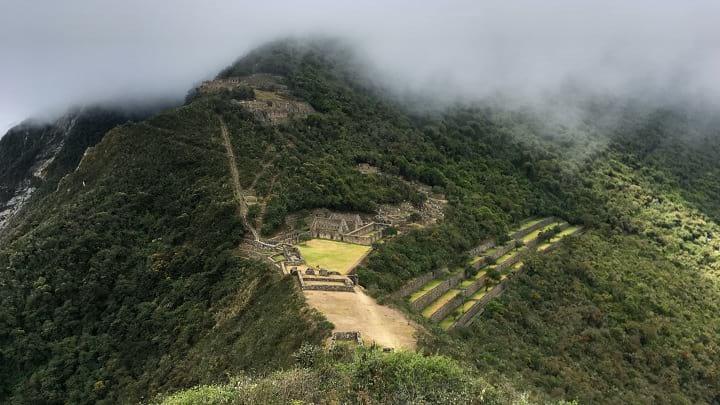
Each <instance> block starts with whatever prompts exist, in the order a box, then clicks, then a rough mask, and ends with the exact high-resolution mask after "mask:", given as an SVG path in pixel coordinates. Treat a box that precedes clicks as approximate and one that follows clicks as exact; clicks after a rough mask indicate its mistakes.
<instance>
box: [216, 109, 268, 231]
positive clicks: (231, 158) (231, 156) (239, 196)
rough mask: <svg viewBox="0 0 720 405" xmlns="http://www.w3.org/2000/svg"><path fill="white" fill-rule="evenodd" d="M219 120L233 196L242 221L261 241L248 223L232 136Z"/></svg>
mask: <svg viewBox="0 0 720 405" xmlns="http://www.w3.org/2000/svg"><path fill="white" fill-rule="evenodd" d="M218 120H219V121H220V132H221V134H222V139H223V144H224V145H225V152H226V154H227V158H228V166H229V167H230V177H231V179H232V181H231V183H232V187H233V194H234V195H235V200H236V201H237V203H238V207H239V209H240V218H241V219H242V222H243V225H244V226H245V228H247V229H249V230H250V232H252V234H253V238H255V240H257V241H259V240H260V235H259V234H258V232H257V230H256V229H255V227H254V226H252V224H250V221H248V219H247V214H248V205H247V202H246V201H245V197H243V192H242V187H240V172H238V169H237V163H236V162H237V160H235V152H233V147H232V143H230V134H229V133H228V129H227V125H225V121H223V119H222V118H221V117H218Z"/></svg>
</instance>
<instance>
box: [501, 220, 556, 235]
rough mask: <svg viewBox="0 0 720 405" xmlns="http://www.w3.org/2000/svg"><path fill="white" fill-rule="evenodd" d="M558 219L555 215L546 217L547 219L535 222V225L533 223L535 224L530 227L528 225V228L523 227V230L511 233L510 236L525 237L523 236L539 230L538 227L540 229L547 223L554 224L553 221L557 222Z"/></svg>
mask: <svg viewBox="0 0 720 405" xmlns="http://www.w3.org/2000/svg"><path fill="white" fill-rule="evenodd" d="M556 220H557V219H556V218H554V217H549V218H545V219H543V220H542V221H540V222H538V223H537V224H535V225H533V226H530V227H527V228H525V229H521V230H519V231H517V232H515V233H514V234H512V235H510V238H511V239H520V238H523V237H525V236H527V235H529V234H531V233H533V232H535V231H537V230H538V229H540V228H542V227H544V226H546V225H550V224H552V223H553V222H555V221H556Z"/></svg>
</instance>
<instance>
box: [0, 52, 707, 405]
mask: <svg viewBox="0 0 720 405" xmlns="http://www.w3.org/2000/svg"><path fill="white" fill-rule="evenodd" d="M325 45H327V44H324V45H322V46H317V44H311V45H298V44H293V43H292V42H290V43H287V42H283V43H275V44H271V45H269V46H268V47H265V48H262V49H260V50H258V51H256V52H253V53H251V54H250V55H248V56H247V57H246V58H244V59H242V60H240V61H238V62H237V63H236V64H234V65H233V66H231V67H230V68H228V69H227V70H226V71H225V72H223V73H222V76H224V77H227V76H236V75H245V74H251V73H257V72H265V73H272V74H279V75H283V76H284V79H283V81H284V84H286V85H287V86H288V88H289V91H290V92H291V93H292V94H293V96H295V97H298V98H300V99H303V100H306V101H307V102H309V103H310V104H311V105H312V106H313V108H314V109H315V110H316V113H314V114H310V115H309V116H307V117H304V118H302V119H295V120H290V121H288V122H285V123H281V124H279V125H277V126H271V125H268V124H267V123H265V122H262V121H260V120H257V119H256V117H255V116H254V115H252V114H250V113H249V112H247V111H246V110H243V109H242V108H240V107H238V106H237V105H236V104H235V103H233V102H232V99H233V98H235V99H237V98H248V97H264V98H267V97H272V95H269V94H264V93H257V94H256V93H255V92H253V93H252V94H250V93H249V92H248V91H246V90H241V91H238V92H235V93H233V92H224V93H219V94H214V95H197V94H195V95H193V97H190V98H189V99H188V103H187V104H186V105H185V106H183V107H180V108H176V109H172V110H168V111H166V112H164V113H162V114H159V115H157V116H155V117H153V118H152V119H149V120H146V121H144V122H142V123H138V124H126V125H123V126H121V127H118V128H115V129H113V130H111V131H110V132H108V133H106V134H104V136H102V141H100V142H99V143H98V144H97V147H96V148H95V149H94V151H93V152H91V153H89V154H88V155H87V156H86V157H85V158H84V160H83V163H82V165H81V166H80V168H79V169H78V170H77V171H76V172H75V171H74V170H75V169H74V166H75V163H76V162H77V159H79V158H80V156H82V154H79V153H76V152H77V151H81V150H83V147H82V145H81V146H78V147H77V150H76V151H75V152H73V153H72V154H71V155H72V156H73V159H76V160H72V159H70V160H68V161H67V163H64V164H65V165H66V166H65V168H66V169H68V168H69V169H71V170H65V169H63V170H59V171H58V173H63V174H65V173H70V174H69V175H68V176H67V177H65V178H64V179H63V180H62V187H60V188H59V189H58V191H57V192H52V193H40V194H39V195H38V196H37V197H36V198H35V199H34V200H33V201H32V202H31V204H30V205H28V207H29V209H28V210H27V212H26V213H25V214H24V215H23V218H22V221H20V222H18V223H17V225H16V226H15V228H13V229H12V231H13V232H11V233H7V234H5V235H4V236H3V238H4V239H3V240H2V244H0V402H9V403H13V402H14V403H60V402H68V403H96V402H109V403H115V402H138V401H140V400H141V398H151V397H153V396H154V395H155V394H158V393H164V392H169V391H176V390H178V389H181V388H188V387H191V386H198V387H197V388H195V389H190V390H188V391H182V392H180V393H178V394H175V395H173V396H170V397H167V398H165V399H164V400H165V401H166V402H167V403H193V401H201V400H206V401H216V402H219V403H222V402H229V403H233V402H234V403H243V401H246V402H255V403H263V402H272V401H279V402H289V401H292V400H301V401H306V402H321V401H322V400H327V401H328V402H332V401H334V400H336V402H339V403H342V402H344V401H347V402H362V401H365V402H373V401H375V402H421V401H427V402H452V401H455V402H463V403H464V402H472V401H471V400H475V401H476V402H496V403H502V402H508V401H519V400H524V398H523V397H519V396H513V395H514V394H513V395H510V396H509V397H507V396H503V395H505V392H506V391H505V389H504V388H503V390H502V391H499V390H498V389H497V388H493V387H490V386H488V385H487V384H486V383H484V382H480V380H479V379H478V377H477V376H478V375H483V376H487V378H488V379H489V381H490V383H491V384H493V385H494V386H495V387H498V386H501V387H504V384H506V383H507V381H508V379H509V380H510V381H511V382H512V384H513V385H514V386H516V387H522V388H523V391H525V390H527V391H530V392H532V399H537V400H539V401H545V400H548V399H550V400H554V399H570V400H571V399H578V400H580V401H582V402H588V403H596V402H609V403H653V402H661V403H662V402H675V403H713V402H717V398H719V397H720V387H719V386H718V382H719V381H720V378H718V376H719V375H720V374H719V371H718V364H720V357H719V356H720V348H719V347H718V342H717V338H716V337H717V336H718V334H720V316H718V313H720V311H719V310H720V298H719V295H720V294H719V293H718V291H719V290H720V288H719V286H718V277H720V261H718V256H719V255H720V253H719V252H720V227H718V225H717V223H716V221H718V220H720V203H718V202H719V201H720V198H718V197H719V196H720V180H719V179H720V176H718V174H720V173H719V170H720V169H718V163H717V162H719V161H720V148H719V147H718V139H719V137H718V134H717V130H716V129H715V130H713V129H712V128H718V127H720V126H718V125H699V124H694V121H693V120H692V117H689V116H686V115H683V114H682V113H681V112H673V111H650V112H648V111H646V110H643V109H641V108H631V107H628V108H627V109H626V110H627V114H626V115H625V114H623V115H622V116H620V117H615V116H612V115H611V117H613V118H617V119H607V120H606V119H605V118H607V116H608V115H610V114H611V113H613V111H614V108H615V106H616V103H614V102H613V103H607V104H609V105H606V104H605V103H604V102H603V101H602V100H599V101H597V103H591V104H590V105H586V106H584V107H587V116H586V117H583V118H582V119H579V120H578V122H576V123H572V124H570V123H563V124H556V123H551V122H547V120H546V119H545V117H538V116H537V115H535V113H533V112H531V111H509V110H503V109H501V108H498V107H493V108H489V107H487V108H486V107H481V106H472V107H463V108H459V107H453V108H450V109H448V110H446V111H443V112H437V113H433V114H426V113H422V112H412V113H411V112H408V111H407V110H406V109H404V108H403V107H402V106H400V105H397V104H395V103H393V102H392V101H388V100H390V99H389V98H387V97H385V95H384V94H383V93H382V92H381V91H380V90H378V89H374V88H369V87H368V86H367V85H365V84H364V83H363V82H361V80H360V79H359V78H358V77H357V75H356V73H354V72H355V70H354V69H352V66H351V64H352V58H351V57H348V55H347V54H346V53H344V51H343V50H338V49H330V50H328V49H327V48H324V46H325ZM610 105H612V106H610ZM218 117H221V118H222V119H223V121H224V122H226V123H227V126H228V129H229V132H230V139H231V141H232V146H233V148H234V149H235V150H236V152H237V153H236V156H237V162H235V163H236V164H237V167H238V170H239V171H240V174H241V183H242V186H243V187H249V186H250V185H251V184H254V190H255V193H256V195H257V197H258V198H260V199H261V201H268V205H267V210H266V211H264V212H265V216H264V218H262V219H260V218H258V220H259V221H262V224H263V227H262V232H263V233H264V234H266V235H267V234H272V233H274V232H276V231H277V230H279V229H281V228H282V227H283V226H285V225H284V224H285V219H286V216H287V214H289V213H295V212H299V211H303V210H309V209H313V208H330V209H334V210H340V211H358V212H366V213H372V212H374V211H375V209H376V208H377V206H378V205H379V204H384V203H398V202H401V201H406V200H407V201H411V202H412V203H413V204H415V205H417V206H420V205H421V204H423V195H422V194H421V193H419V192H418V191H417V189H416V188H414V187H412V186H411V185H409V184H408V180H410V181H416V182H421V183H424V184H425V185H427V186H429V187H432V189H433V191H435V192H441V193H443V194H445V196H446V197H447V199H448V202H449V204H448V207H447V209H446V212H445V219H444V221H442V222H441V223H439V224H438V225H437V226H432V227H427V228H422V229H416V230H413V231H410V232H406V233H402V234H400V235H397V236H395V237H393V238H390V239H388V240H387V241H385V242H384V243H382V244H378V245H377V248H376V249H375V250H374V251H373V252H372V253H371V254H370V255H369V257H368V260H367V262H366V264H365V265H363V266H362V267H361V268H359V269H358V274H359V276H360V280H361V282H362V283H363V284H364V285H365V286H366V287H367V288H368V291H370V292H371V293H372V294H373V295H376V296H378V297H380V298H383V297H384V296H387V295H388V294H389V293H392V292H393V291H396V290H397V289H398V288H399V287H400V286H402V285H403V283H404V282H406V281H407V280H409V279H410V278H413V277H416V276H419V275H421V274H424V273H426V272H428V271H433V270H436V269H441V268H450V269H460V271H465V270H464V268H465V266H466V265H467V262H468V260H469V259H470V258H468V257H466V255H465V252H467V251H468V250H470V249H471V248H472V247H474V246H477V244H478V243H479V242H481V241H483V240H486V239H488V238H496V240H498V241H499V243H503V242H505V241H506V239H507V235H508V233H509V229H510V226H511V224H516V223H517V222H518V221H520V220H522V219H523V218H527V217H528V216H534V217H536V218H541V217H544V216H549V215H553V216H556V217H558V218H562V219H563V220H565V221H568V222H570V223H574V224H579V225H581V226H582V227H583V229H584V230H585V231H586V232H585V233H584V234H583V235H582V236H580V237H577V238H568V241H567V242H563V243H562V244H561V245H560V248H559V249H557V250H553V251H552V252H550V253H549V254H547V255H531V256H530V257H527V258H523V266H524V268H525V270H524V271H523V272H521V273H520V274H518V275H517V276H516V277H512V278H511V279H509V280H508V283H509V284H508V288H507V289H506V290H505V293H504V294H503V295H502V296H501V297H499V298H497V299H494V300H493V301H492V302H490V303H489V304H488V306H487V307H486V310H485V312H484V313H483V314H482V315H481V316H480V317H478V318H477V320H476V322H474V323H473V325H472V326H471V327H469V328H467V329H461V330H456V331H453V332H451V333H444V332H442V330H441V329H439V328H437V327H435V326H430V325H428V326H429V327H428V328H427V329H428V330H429V333H430V336H426V337H425V338H424V339H423V340H422V341H421V342H420V349H421V350H422V351H424V352H426V353H443V354H444V355H445V356H428V357H426V356H423V355H421V354H408V353H392V354H387V355H386V354H382V353H379V352H377V351H372V350H360V351H359V352H356V353H333V352H331V353H330V354H329V355H321V354H318V353H319V352H320V351H319V350H309V349H307V348H308V346H307V345H306V346H303V343H307V342H309V343H312V344H319V343H320V342H321V341H323V339H324V338H326V337H327V335H328V330H329V328H330V325H328V324H327V322H324V321H323V320H322V319H319V317H318V315H317V314H316V313H314V312H312V311H309V310H308V309H307V307H306V306H304V302H303V299H302V295H300V294H299V293H298V290H297V287H296V286H295V284H294V283H293V281H292V280H291V279H290V278H283V277H281V276H280V275H279V274H277V272H275V271H272V270H271V269H270V267H268V265H267V264H265V263H263V262H259V261H255V260H248V259H242V258H239V257H237V256H236V254H237V251H236V248H237V246H238V243H239V242H240V240H241V238H242V237H243V236H244V234H245V231H246V230H245V229H243V226H242V223H241V221H239V220H238V218H237V215H236V214H237V206H236V203H235V201H234V199H233V196H232V192H231V190H232V188H231V187H230V185H229V176H228V173H227V161H226V155H225V152H224V149H223V147H222V145H221V143H220V139H219V119H218ZM608 121H612V122H613V124H612V126H610V125H608V124H607V122H608ZM711 121H712V119H711ZM715 121H716V119H715ZM103 122H104V121H103ZM712 122H714V121H712ZM103 125H105V124H103ZM103 128H104V127H103ZM98 131H99V132H98ZM713 131H714V132H713ZM101 133H102V130H97V131H96V130H92V131H90V130H88V134H89V135H88V136H89V137H90V138H92V139H96V138H95V135H98V134H101ZM92 134H94V135H92ZM686 134H689V135H690V136H691V139H685V138H683V137H684V136H685V135H686ZM91 135H92V136H91ZM90 138H88V139H90ZM97 139H99V138H97ZM93 142H94V141H91V140H88V142H86V144H87V145H90V144H92V143H93ZM9 143H10V141H7V143H6V144H9ZM15 146H17V145H15ZM73 150H75V149H73ZM12 153H14V152H12ZM12 153H11V154H12ZM28 156H30V155H28ZM23 159H24V158H22V157H21V158H20V163H21V164H20V163H17V162H16V161H13V165H16V164H17V165H16V166H14V167H18V168H23V169H22V170H26V169H27V168H28V167H29V166H28V165H29V161H24V160H23ZM28 159H30V160H31V158H28ZM0 161H2V160H1V159H0ZM358 163H369V164H372V165H373V166H375V167H377V168H379V170H380V173H381V174H369V175H363V174H361V173H359V172H358V171H357V170H356V166H357V164H358ZM0 164H2V163H0ZM7 167H9V166H7ZM13 170H15V169H13ZM18 173H19V172H18ZM58 182H59V178H58ZM48 184H49V183H48ZM55 189H56V187H53V188H52V189H51V190H50V191H54V190H55ZM260 214H261V211H260V210H259V209H254V215H257V216H259V215H260ZM538 220H539V219H533V220H532V221H538ZM532 221H530V222H528V223H526V224H525V225H528V224H532V223H533V222H532ZM258 223H259V222H258ZM570 229H572V228H570ZM570 229H568V230H565V231H563V232H561V233H560V234H559V235H556V236H555V237H554V238H553V240H556V238H558V237H559V236H560V235H565V234H569V232H570ZM566 232H568V233H566ZM538 235H539V233H538ZM506 256H507V255H506ZM504 259H505V257H504V258H501V259H500V261H498V263H501V261H502V260H504ZM494 268H495V267H489V268H488V270H487V273H478V274H487V275H488V276H491V275H492V276H493V277H494V278H495V279H503V278H505V277H506V276H507V273H504V274H500V272H492V273H491V270H492V269H494ZM475 277H478V275H476V276H475ZM468 278H469V277H468ZM435 285H437V284H435ZM432 286H433V284H432V283H431V284H429V285H426V286H425V287H424V288H423V291H428V290H429V289H430V288H432ZM453 293H455V292H454V291H451V292H450V294H453ZM483 294H485V291H484V289H481V291H478V293H476V294H475V295H474V296H473V297H470V299H469V300H467V301H466V302H465V304H464V305H463V306H461V307H460V308H459V309H458V310H467V309H468V308H469V305H472V302H473V301H474V300H477V299H479V298H481V297H482V296H483ZM417 297H419V295H414V296H413V297H411V299H412V298H415V299H416V298H417ZM440 304H442V302H440ZM459 314H460V312H457V311H456V312H455V313H454V314H452V315H451V317H453V316H454V317H457V316H458V315H459ZM418 318H420V317H418ZM418 322H421V323H422V322H425V321H424V320H423V319H418ZM442 325H444V326H447V319H446V320H444V321H443V323H442ZM303 347H304V348H305V349H301V348H303ZM314 353H315V354H314ZM293 354H294V355H293ZM295 359H298V360H299V361H300V363H301V364H300V367H295V368H293V365H294V363H295ZM228 374H229V375H238V376H239V377H237V378H235V379H228V377H227V375H228ZM316 382H319V383H316ZM310 383H313V385H312V386H310V385H308V384H310ZM310 387H312V389H311V388H310ZM509 392H513V391H512V389H509ZM159 400H162V398H160V399H159Z"/></svg>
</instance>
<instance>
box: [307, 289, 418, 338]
mask: <svg viewBox="0 0 720 405" xmlns="http://www.w3.org/2000/svg"><path fill="white" fill-rule="evenodd" d="M304 293H305V297H306V298H307V302H308V304H309V305H310V306H311V307H313V308H315V309H317V310H318V311H320V312H321V313H322V314H323V315H325V317H326V318H327V319H328V321H330V322H332V323H333V324H334V325H335V329H334V331H335V332H349V331H359V332H360V333H361V334H362V339H363V341H364V342H365V344H371V343H372V342H375V343H376V344H377V345H380V346H382V347H390V348H394V349H405V350H415V347H416V344H417V340H416V338H415V332H416V331H417V330H418V326H417V325H416V324H415V323H414V322H412V321H411V320H409V319H407V318H406V317H405V316H404V315H403V313H402V312H400V311H399V310H397V309H394V308H390V307H387V306H384V305H380V304H378V303H377V302H376V301H375V300H374V299H373V298H372V297H370V296H369V295H367V294H365V291H363V289H362V287H355V293H350V292H334V291H304Z"/></svg>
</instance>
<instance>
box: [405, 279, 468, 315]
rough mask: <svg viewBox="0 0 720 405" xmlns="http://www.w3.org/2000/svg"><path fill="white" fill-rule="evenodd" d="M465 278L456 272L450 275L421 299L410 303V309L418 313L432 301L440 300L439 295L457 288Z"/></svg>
mask: <svg viewBox="0 0 720 405" xmlns="http://www.w3.org/2000/svg"><path fill="white" fill-rule="evenodd" d="M463 278H465V274H464V272H462V271H461V272H458V273H454V274H452V275H450V276H449V277H448V278H447V280H445V281H443V282H442V283H440V284H438V285H436V286H435V288H433V289H432V290H430V291H428V292H426V293H425V295H423V296H422V297H420V298H418V299H417V300H415V301H414V302H411V303H410V307H411V308H412V309H414V310H415V311H420V310H422V309H423V308H425V307H426V306H428V305H430V303H432V302H433V301H435V300H436V299H438V298H440V296H441V295H443V294H445V293H446V292H448V291H449V290H450V289H451V288H453V287H455V286H457V285H458V284H460V282H461V281H462V280H463Z"/></svg>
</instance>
